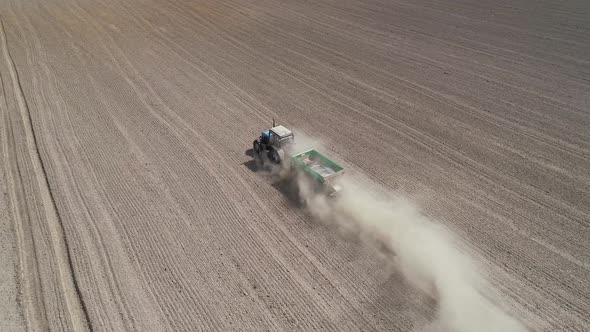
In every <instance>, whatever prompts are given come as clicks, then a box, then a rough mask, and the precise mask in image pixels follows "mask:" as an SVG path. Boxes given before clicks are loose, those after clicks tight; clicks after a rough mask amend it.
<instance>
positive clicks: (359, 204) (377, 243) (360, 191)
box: [297, 174, 526, 332]
mask: <svg viewBox="0 0 590 332" xmlns="http://www.w3.org/2000/svg"><path fill="white" fill-rule="evenodd" d="M297 183H298V187H299V196H300V199H301V200H302V201H303V202H304V204H305V207H306V209H307V210H308V211H309V213H310V214H311V215H312V216H313V217H315V218H316V219H317V220H319V221H321V222H323V223H327V224H330V225H332V226H336V228H337V229H339V230H340V231H342V232H344V233H346V234H348V235H350V234H355V233H356V235H357V236H358V237H359V238H360V239H362V240H363V241H364V242H365V243H366V244H368V245H371V246H373V247H375V248H377V249H379V250H380V251H381V252H384V253H387V254H388V255H387V257H393V258H392V259H393V260H394V266H395V267H396V268H397V269H398V270H399V271H400V272H401V274H402V275H403V277H404V278H405V279H406V281H407V282H408V283H409V284H410V285H412V286H413V287H414V288H415V289H416V290H420V291H422V292H425V293H427V294H428V295H430V296H431V297H432V298H434V299H436V301H437V303H438V311H437V318H436V319H435V320H434V321H433V322H430V324H429V325H428V326H426V327H424V328H423V329H424V330H428V331H458V332H463V331H466V332H467V331H469V332H471V331H510V332H512V331H514V332H516V331H526V328H525V327H524V326H523V325H522V324H520V323H519V322H518V321H517V320H516V319H515V318H513V317H511V316H510V315H509V314H507V313H505V312H504V311H502V310H501V309H500V308H499V307H498V306H496V305H495V304H494V303H493V302H492V301H491V300H489V299H488V298H486V296H485V295H483V291H485V290H486V287H489V286H486V285H485V283H484V281H483V278H481V276H480V274H479V273H478V268H477V266H476V264H475V262H474V261H473V260H472V259H471V258H470V257H468V256H467V255H465V254H463V253H461V252H460V251H459V249H458V248H456V247H455V246H454V245H453V243H454V241H456V239H453V237H452V236H451V234H450V233H449V232H447V231H445V230H444V229H443V228H442V227H440V226H438V225H437V224H435V223H433V222H432V221H430V220H428V219H427V218H426V217H424V216H422V215H421V214H420V213H419V212H418V210H417V209H416V208H415V207H414V206H413V204H412V203H411V202H410V201H408V200H405V199H402V198H391V199H390V200H385V199H382V198H379V197H376V196H375V195H374V194H373V193H372V192H370V191H369V190H367V189H364V188H363V187H361V186H360V185H358V184H356V183H354V182H353V181H351V180H350V179H346V180H345V179H343V180H342V184H343V187H344V191H342V192H341V193H340V194H339V196H338V197H337V198H328V197H326V196H325V195H322V194H318V193H317V192H316V191H314V190H313V187H312V185H311V183H310V182H309V180H308V179H307V178H306V177H305V176H304V175H301V174H299V175H297Z"/></svg>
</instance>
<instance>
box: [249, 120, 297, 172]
mask: <svg viewBox="0 0 590 332" xmlns="http://www.w3.org/2000/svg"><path fill="white" fill-rule="evenodd" d="M294 143H295V135H293V132H292V131H291V130H289V129H287V128H285V127H284V126H282V125H278V126H277V125H276V124H275V121H274V120H273V121H272V128H270V129H267V130H264V131H262V134H261V135H260V137H258V138H257V139H256V140H254V142H253V143H252V145H253V146H252V148H253V150H254V153H256V154H258V155H259V156H263V155H264V154H265V155H266V157H267V158H268V160H270V161H271V162H272V163H274V164H280V163H281V162H282V161H283V160H284V158H285V155H286V154H285V150H289V148H290V147H291V145H292V144H294ZM287 157H290V156H289V155H288V154H287Z"/></svg>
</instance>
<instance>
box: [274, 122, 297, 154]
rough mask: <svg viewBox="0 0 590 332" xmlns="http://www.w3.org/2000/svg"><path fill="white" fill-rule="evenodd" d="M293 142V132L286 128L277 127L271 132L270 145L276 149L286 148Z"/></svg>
mask: <svg viewBox="0 0 590 332" xmlns="http://www.w3.org/2000/svg"><path fill="white" fill-rule="evenodd" d="M293 141H294V136H293V132H292V131H291V130H289V129H287V128H285V127H284V126H280V125H279V126H275V127H272V128H271V129H270V130H269V142H270V144H269V145H270V146H272V147H274V148H275V149H281V148H285V147H287V146H288V145H290V144H291V143H293Z"/></svg>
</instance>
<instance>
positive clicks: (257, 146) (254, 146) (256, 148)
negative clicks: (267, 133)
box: [252, 140, 260, 154]
mask: <svg viewBox="0 0 590 332" xmlns="http://www.w3.org/2000/svg"><path fill="white" fill-rule="evenodd" d="M252 149H253V150H254V152H255V153H257V154H258V153H260V143H258V141H257V140H255V141H254V143H252Z"/></svg>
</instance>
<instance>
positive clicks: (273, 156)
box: [268, 148, 281, 164]
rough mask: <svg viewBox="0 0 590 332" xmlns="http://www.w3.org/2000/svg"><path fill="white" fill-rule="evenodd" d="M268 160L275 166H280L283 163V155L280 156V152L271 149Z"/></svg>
mask: <svg viewBox="0 0 590 332" xmlns="http://www.w3.org/2000/svg"><path fill="white" fill-rule="evenodd" d="M268 159H270V161H271V162H273V163H274V164H280V163H281V155H280V154H279V152H278V151H277V150H275V149H273V148H271V149H270V150H269V151H268Z"/></svg>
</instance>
